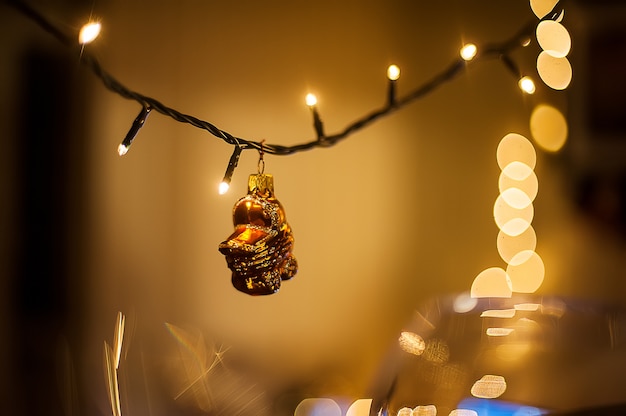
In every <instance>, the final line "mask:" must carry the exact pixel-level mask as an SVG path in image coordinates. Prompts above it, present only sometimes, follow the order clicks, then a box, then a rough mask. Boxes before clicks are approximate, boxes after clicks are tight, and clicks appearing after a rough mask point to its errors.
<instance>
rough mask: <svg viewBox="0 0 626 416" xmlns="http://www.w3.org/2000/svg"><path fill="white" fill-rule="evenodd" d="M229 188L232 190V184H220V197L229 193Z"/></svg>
mask: <svg viewBox="0 0 626 416" xmlns="http://www.w3.org/2000/svg"><path fill="white" fill-rule="evenodd" d="M229 188H230V184H229V183H228V182H220V186H219V189H218V191H219V193H220V195H224V194H225V193H226V192H228V189H229Z"/></svg>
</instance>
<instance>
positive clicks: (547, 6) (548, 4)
mask: <svg viewBox="0 0 626 416" xmlns="http://www.w3.org/2000/svg"><path fill="white" fill-rule="evenodd" d="M558 2H559V0H530V8H531V9H532V11H533V13H535V16H537V17H538V18H539V19H543V18H544V17H545V15H547V14H548V13H550V11H552V9H553V8H554V6H556V4H557V3H558Z"/></svg>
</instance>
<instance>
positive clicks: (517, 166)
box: [502, 160, 533, 181]
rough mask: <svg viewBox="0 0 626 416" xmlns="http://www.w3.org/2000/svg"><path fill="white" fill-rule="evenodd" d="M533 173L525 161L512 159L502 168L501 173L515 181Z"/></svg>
mask: <svg viewBox="0 0 626 416" xmlns="http://www.w3.org/2000/svg"><path fill="white" fill-rule="evenodd" d="M532 173H533V170H532V168H531V167H530V166H528V165H527V164H526V163H523V162H519V161H517V160H516V161H514V162H511V163H509V164H508V165H506V166H505V167H504V168H503V169H502V175H504V176H507V177H508V178H511V179H513V180H515V181H523V180H524V179H526V178H528V177H529V176H530V175H531V174H532Z"/></svg>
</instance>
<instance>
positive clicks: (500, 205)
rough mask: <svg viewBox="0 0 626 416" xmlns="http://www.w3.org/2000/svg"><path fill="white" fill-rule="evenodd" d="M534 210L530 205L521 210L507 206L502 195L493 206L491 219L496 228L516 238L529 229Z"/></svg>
mask: <svg viewBox="0 0 626 416" xmlns="http://www.w3.org/2000/svg"><path fill="white" fill-rule="evenodd" d="M534 214H535V210H534V207H533V205H532V204H529V205H528V206H526V207H525V208H523V209H517V208H514V207H512V206H511V205H509V204H508V203H507V202H506V200H505V199H504V198H503V197H502V195H500V196H498V198H497V199H496V202H495V204H494V206H493V218H494V220H495V222H496V225H497V226H498V228H499V229H500V230H501V231H502V232H503V233H505V234H508V235H510V236H514V237H515V236H518V235H520V234H521V233H523V232H524V231H526V230H527V229H528V227H530V224H531V222H532V220H533V216H534Z"/></svg>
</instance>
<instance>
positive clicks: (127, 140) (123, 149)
mask: <svg viewBox="0 0 626 416" xmlns="http://www.w3.org/2000/svg"><path fill="white" fill-rule="evenodd" d="M150 111H152V108H151V107H149V106H147V105H146V106H144V107H142V109H141V111H140V112H139V114H138V115H137V118H135V121H133V124H132V125H131V126H130V130H128V133H127V134H126V137H124V140H123V141H122V143H121V144H120V145H119V146H117V154H119V155H120V156H124V155H125V154H126V153H128V149H129V148H130V145H131V144H133V140H135V137H137V134H138V133H139V130H141V128H142V127H143V125H144V124H145V123H146V120H147V119H148V116H149V115H150Z"/></svg>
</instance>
